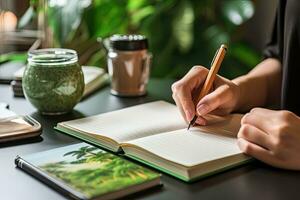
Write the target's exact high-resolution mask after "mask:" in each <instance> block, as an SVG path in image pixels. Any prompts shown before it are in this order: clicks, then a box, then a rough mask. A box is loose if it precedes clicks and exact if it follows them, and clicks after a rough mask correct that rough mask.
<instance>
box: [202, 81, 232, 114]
mask: <svg viewBox="0 0 300 200" xmlns="http://www.w3.org/2000/svg"><path fill="white" fill-rule="evenodd" d="M228 89H229V86H228V85H222V86H220V87H218V88H217V89H216V90H215V91H213V92H211V93H209V94H208V95H206V96H204V97H203V98H202V99H201V100H200V101H199V103H198V104H197V113H198V115H199V116H203V115H206V114H208V113H210V112H212V111H214V110H216V109H217V108H219V107H220V106H221V105H223V104H224V103H225V102H227V100H228V99H229V97H230V95H229V92H228Z"/></svg>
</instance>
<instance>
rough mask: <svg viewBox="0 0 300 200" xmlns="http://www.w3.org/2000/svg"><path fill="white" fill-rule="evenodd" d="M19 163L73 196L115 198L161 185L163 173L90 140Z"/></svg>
mask: <svg viewBox="0 0 300 200" xmlns="http://www.w3.org/2000/svg"><path fill="white" fill-rule="evenodd" d="M15 163H16V165H17V167H19V168H21V169H22V170H24V171H26V172H27V173H29V174H31V175H33V176H35V177H36V178H38V179H40V180H41V181H43V182H45V183H46V184H48V185H50V186H51V187H53V188H54V189H56V190H58V191H60V192H62V193H63V194H64V195H66V196H68V197H69V198H73V199H93V200H103V199H115V198H119V197H123V196H125V195H129V194H132V193H135V192H138V191H141V190H144V189H147V188H150V187H153V186H156V185H159V184H160V174H158V173H155V172H153V171H151V170H149V169H146V168H144V167H142V166H139V165H137V164H135V163H133V162H130V161H128V160H125V159H124V158H121V157H119V156H116V155H114V154H112V153H109V152H107V151H104V150H102V149H99V148H97V147H94V146H92V145H90V144H86V143H79V144H75V145H69V146H65V147H60V148H56V149H52V150H48V151H44V152H39V153H35V154H31V155H25V156H17V158H16V159H15Z"/></svg>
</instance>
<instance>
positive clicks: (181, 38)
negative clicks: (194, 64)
mask: <svg viewBox="0 0 300 200" xmlns="http://www.w3.org/2000/svg"><path fill="white" fill-rule="evenodd" d="M194 19H195V15H194V10H193V8H192V5H191V3H190V2H189V1H182V3H181V4H180V7H179V10H178V12H177V13H176V16H175V17H174V19H173V23H172V28H173V35H174V38H175V40H176V42H177V45H178V46H179V50H180V51H181V52H182V53H185V52H188V51H189V50H190V49H191V47H192V45H193V42H194Z"/></svg>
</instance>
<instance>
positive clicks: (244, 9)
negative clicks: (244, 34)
mask: <svg viewBox="0 0 300 200" xmlns="http://www.w3.org/2000/svg"><path fill="white" fill-rule="evenodd" d="M221 10H222V13H223V15H224V16H225V18H226V19H227V20H228V21H229V22H231V23H232V24H233V25H241V24H242V23H244V22H245V21H247V20H248V19H250V18H251V17H252V16H253V14H254V6H253V3H252V1H249V0H226V1H223V5H222V6H221Z"/></svg>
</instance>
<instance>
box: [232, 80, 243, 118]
mask: <svg viewBox="0 0 300 200" xmlns="http://www.w3.org/2000/svg"><path fill="white" fill-rule="evenodd" d="M243 79H245V77H238V78H236V79H234V80H232V82H233V83H234V84H235V85H236V92H235V93H236V102H235V105H234V107H233V111H234V112H237V111H242V110H243V107H244V106H243V105H244V104H245V103H244V97H245V94H244V91H245V89H244V84H243V82H244V81H245V80H243Z"/></svg>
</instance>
